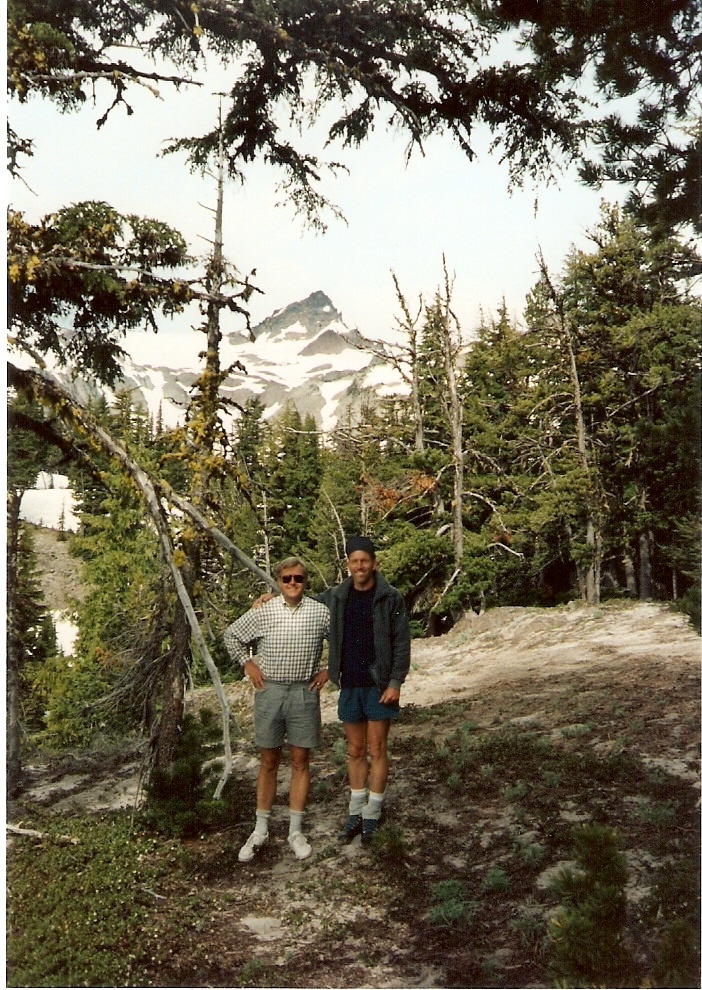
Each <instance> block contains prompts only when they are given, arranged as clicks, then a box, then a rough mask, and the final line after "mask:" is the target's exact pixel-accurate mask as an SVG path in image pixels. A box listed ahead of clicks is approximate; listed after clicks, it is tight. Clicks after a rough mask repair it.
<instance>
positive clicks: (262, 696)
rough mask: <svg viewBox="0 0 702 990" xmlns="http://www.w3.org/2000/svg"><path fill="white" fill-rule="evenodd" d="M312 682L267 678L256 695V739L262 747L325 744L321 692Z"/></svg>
mask: <svg viewBox="0 0 702 990" xmlns="http://www.w3.org/2000/svg"><path fill="white" fill-rule="evenodd" d="M308 687H309V682H307V681H305V682H300V681H295V682H294V683H292V684H288V683H280V682H279V681H266V682H265V684H264V685H263V687H262V688H261V689H260V691H256V693H255V694H254V741H255V743H256V745H257V746H258V748H259V749H277V748H278V747H279V746H282V745H283V743H284V742H285V740H286V738H287V741H288V744H289V745H290V746H299V747H301V748H302V749H314V748H315V747H317V746H321V744H322V716H321V710H320V704H319V691H317V690H314V691H308V690H307V688H308Z"/></svg>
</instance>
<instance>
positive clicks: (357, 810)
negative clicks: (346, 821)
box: [349, 787, 367, 815]
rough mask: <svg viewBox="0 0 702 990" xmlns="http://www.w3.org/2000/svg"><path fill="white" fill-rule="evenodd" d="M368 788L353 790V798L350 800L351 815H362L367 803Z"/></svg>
mask: <svg viewBox="0 0 702 990" xmlns="http://www.w3.org/2000/svg"><path fill="white" fill-rule="evenodd" d="M366 800H367V798H366V789H365V787H364V788H363V790H359V791H353V790H352V791H351V800H350V801H349V814H350V815H360V814H361V812H362V811H363V806H364V805H365V803H366Z"/></svg>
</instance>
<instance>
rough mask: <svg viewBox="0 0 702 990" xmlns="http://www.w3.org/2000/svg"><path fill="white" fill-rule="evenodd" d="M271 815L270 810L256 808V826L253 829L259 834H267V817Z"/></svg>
mask: <svg viewBox="0 0 702 990" xmlns="http://www.w3.org/2000/svg"><path fill="white" fill-rule="evenodd" d="M270 817H271V813H270V811H258V809H257V810H256V828H255V829H254V831H256V832H258V834H259V835H268V819H269V818H270Z"/></svg>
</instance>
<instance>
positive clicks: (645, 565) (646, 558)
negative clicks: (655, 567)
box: [639, 533, 653, 601]
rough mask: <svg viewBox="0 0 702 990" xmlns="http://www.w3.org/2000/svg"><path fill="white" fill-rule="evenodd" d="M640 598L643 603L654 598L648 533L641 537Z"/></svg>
mask: <svg viewBox="0 0 702 990" xmlns="http://www.w3.org/2000/svg"><path fill="white" fill-rule="evenodd" d="M639 598H640V599H641V601H647V600H648V599H650V598H653V577H652V573H651V541H650V534H648V533H642V534H641V535H640V536H639Z"/></svg>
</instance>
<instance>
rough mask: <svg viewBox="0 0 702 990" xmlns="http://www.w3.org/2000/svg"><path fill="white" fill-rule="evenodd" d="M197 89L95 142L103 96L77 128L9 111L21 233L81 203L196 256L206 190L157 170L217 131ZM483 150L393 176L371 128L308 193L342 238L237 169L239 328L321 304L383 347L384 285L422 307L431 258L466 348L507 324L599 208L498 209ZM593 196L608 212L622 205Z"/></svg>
mask: <svg viewBox="0 0 702 990" xmlns="http://www.w3.org/2000/svg"><path fill="white" fill-rule="evenodd" d="M204 83H205V84H204V85H203V87H201V88H197V89H196V88H192V89H190V90H184V91H181V92H180V93H176V92H174V91H172V90H171V89H169V87H167V86H165V85H164V86H162V87H161V98H156V97H155V96H154V95H153V94H152V93H150V92H148V91H147V90H146V89H141V90H137V91H133V92H132V95H131V98H130V101H131V102H132V104H133V106H134V110H135V112H134V114H133V115H132V116H127V114H126V113H125V111H124V109H123V108H121V107H118V108H117V109H116V110H115V111H114V112H113V113H112V114H111V116H110V118H109V120H108V122H107V123H106V125H105V126H104V127H103V128H102V129H101V130H100V131H98V130H97V129H96V126H95V122H96V121H97V119H98V118H99V117H100V115H101V114H102V113H103V112H104V110H105V108H106V106H107V105H108V100H110V101H111V97H109V95H108V94H107V91H106V89H105V88H103V89H102V91H101V90H100V89H98V99H97V103H96V104H95V105H93V104H88V105H87V106H85V107H84V108H83V109H82V110H81V111H80V112H79V113H71V114H60V113H58V111H57V110H56V109H55V108H54V107H53V105H51V104H50V103H48V102H46V101H40V100H32V101H30V103H29V104H27V105H24V106H16V105H11V106H10V107H9V108H8V110H9V113H10V116H11V118H12V121H13V125H14V126H15V129H16V130H17V131H18V132H19V133H20V134H22V135H26V136H30V137H32V138H33V139H34V142H35V156H34V158H33V159H31V160H30V161H29V162H28V163H27V165H26V167H25V169H24V177H25V180H26V183H27V185H24V184H23V183H21V182H17V181H14V182H13V183H11V186H10V189H9V192H8V198H9V201H10V203H11V205H13V206H14V207H16V208H18V209H21V210H23V211H24V212H25V213H26V214H27V216H28V217H29V218H30V219H36V218H38V217H39V216H42V215H44V214H46V213H49V212H51V211H53V210H56V209H58V208H59V207H60V206H62V205H66V204H69V203H74V202H78V201H80V200H84V199H102V200H106V201H107V202H109V203H111V204H112V205H113V206H115V207H116V208H117V209H119V210H120V211H122V212H134V213H140V214H144V215H148V216H151V217H154V218H157V219H160V220H163V221H165V222H168V223H170V224H172V225H173V226H175V227H176V228H178V229H179V230H180V231H181V232H182V233H183V234H184V235H185V236H186V238H187V240H188V243H189V245H190V247H191V250H192V251H194V252H196V253H203V254H204V253H205V252H206V251H207V250H208V244H207V240H206V239H207V238H211V236H212V218H211V213H209V212H208V211H207V209H206V207H213V206H214V201H215V183H214V180H213V179H211V178H210V179H208V178H206V177H205V178H203V177H202V176H201V175H199V174H197V173H196V174H193V173H191V172H190V171H189V170H188V168H187V166H186V164H185V160H184V157H183V156H182V155H169V156H166V157H159V153H160V152H161V151H162V149H163V147H164V146H165V143H166V141H167V139H168V138H172V137H178V136H188V135H192V134H196V133H200V132H202V131H204V130H205V129H210V128H211V126H212V124H213V122H214V121H215V120H216V116H217V98H216V97H215V96H214V95H213V93H214V92H215V91H216V90H218V89H221V88H222V85H221V82H219V80H218V77H217V75H215V74H214V73H213V74H211V75H209V76H208V77H207V78H206V79H205V80H204ZM308 139H309V140H312V141H314V140H316V138H315V135H314V134H312V135H308V136H306V137H305V139H304V140H308ZM488 145H489V139H488V137H487V135H486V136H485V140H484V141H483V153H482V154H481V156H480V160H479V161H473V162H471V161H468V160H467V159H466V158H465V156H464V155H463V154H462V153H461V152H460V150H459V149H458V147H457V146H456V145H455V144H453V143H452V142H451V140H450V138H448V137H444V138H434V139H432V140H430V141H429V142H428V144H427V146H426V148H425V156H424V157H421V156H419V155H415V156H413V157H412V159H411V160H410V162H409V164H406V162H405V147H406V140H405V138H404V137H403V136H402V135H400V134H397V133H393V132H390V131H388V130H383V129H382V127H378V128H377V129H376V132H375V133H374V135H373V136H372V138H371V139H370V141H369V142H367V143H366V144H365V145H364V146H362V148H361V149H359V150H355V151H353V152H344V153H343V154H341V153H340V152H338V151H337V150H333V151H332V152H331V157H333V158H335V159H340V160H342V161H344V163H345V164H347V165H348V169H349V172H348V174H341V175H340V176H339V177H338V178H336V179H334V178H331V177H330V178H329V179H328V180H325V182H324V187H323V188H324V191H325V193H326V194H327V195H328V197H329V198H330V199H332V200H333V201H334V202H335V203H336V204H337V205H338V206H339V208H340V209H341V210H342V212H343V213H344V215H345V218H346V223H343V222H342V221H339V220H335V219H334V217H333V216H332V215H329V216H328V217H327V220H328V223H329V229H328V231H327V232H326V234H319V233H317V232H315V231H312V230H309V229H306V228H305V226H304V224H303V222H302V220H301V219H299V218H296V217H295V215H294V214H293V213H292V211H291V210H290V209H289V208H288V207H286V206H285V204H284V203H283V204H281V203H280V202H279V201H278V196H277V193H276V183H277V181H278V180H279V179H280V176H278V175H276V174H275V173H274V172H273V171H271V170H270V169H268V168H266V167H265V166H263V165H256V166H255V167H253V168H251V170H250V173H249V175H248V178H247V182H246V184H245V185H244V186H242V185H240V184H237V183H234V182H228V183H227V187H226V192H225V252H226V254H227V257H228V258H229V260H230V261H232V262H233V263H234V264H235V265H236V266H237V267H238V268H239V270H240V271H242V272H248V271H250V270H251V269H254V268H255V269H256V270H257V276H256V279H255V281H256V284H257V285H258V286H259V288H261V289H262V290H263V291H264V295H263V296H255V297H254V298H253V299H252V302H251V310H252V316H253V320H254V323H256V322H258V321H260V320H261V319H263V318H264V317H265V316H267V315H269V314H270V313H271V312H273V311H274V310H276V309H279V308H281V307H283V306H285V305H286V304H287V303H290V302H293V301H295V300H297V299H301V298H304V297H305V296H306V295H308V294H309V293H310V292H313V291H315V290H317V289H321V290H323V291H325V292H326V293H327V294H328V295H329V296H330V297H331V299H332V301H333V302H334V304H335V305H336V307H337V308H338V309H339V310H340V311H341V313H342V316H343V319H344V322H345V323H346V324H347V326H350V327H358V328H359V329H360V330H361V331H362V332H363V333H364V334H366V335H367V336H371V337H387V336H388V335H391V334H392V328H393V327H394V325H395V317H396V316H397V315H398V314H399V307H398V304H397V300H396V298H395V291H394V287H393V282H392V275H391V271H394V272H395V273H396V275H397V277H398V280H399V283H400V286H401V288H402V290H403V292H404V294H405V296H406V298H407V300H408V301H409V302H410V306H411V308H414V304H415V303H416V300H417V299H418V297H419V295H420V293H421V294H423V295H424V297H425V298H426V297H429V296H431V295H432V294H433V293H434V292H435V291H436V289H437V288H438V286H439V284H440V283H441V280H442V256H445V257H446V261H447V266H448V269H449V271H450V272H451V273H452V274H455V288H454V308H455V310H456V312H457V315H458V317H459V320H460V322H461V325H462V329H463V331H464V334H465V335H466V336H469V334H470V331H471V330H472V329H473V328H474V327H475V325H476V323H477V321H478V318H479V313H480V310H481V309H482V310H483V312H485V313H494V312H495V311H496V309H497V307H498V306H499V305H500V302H501V300H502V298H503V297H504V299H505V301H506V303H507V307H508V310H509V312H510V313H511V314H512V315H513V316H514V317H516V318H517V319H520V318H521V314H522V311H523V306H524V299H525V295H526V293H527V292H528V291H529V289H530V288H531V287H532V285H533V284H534V281H535V277H536V276H535V272H536V268H537V264H536V255H537V252H538V251H539V250H542V251H543V253H544V256H545V258H546V261H547V263H548V265H549V267H550V268H551V269H552V270H553V271H554V272H556V273H557V272H559V271H560V269H561V267H562V265H563V262H564V260H565V257H566V254H567V252H568V251H569V249H570V247H571V246H572V245H575V246H578V247H585V246H586V245H587V239H586V232H587V230H588V229H590V228H592V226H593V225H594V224H595V223H596V221H597V218H598V214H599V204H600V202H601V200H602V198H603V196H604V195H605V194H603V193H601V192H596V191H592V190H587V189H584V188H582V187H581V186H580V185H579V183H578V182H577V181H576V178H575V176H574V174H573V173H572V172H571V173H568V174H566V175H563V176H562V177H561V178H560V180H559V183H558V185H555V184H554V185H552V186H550V187H541V188H535V187H534V186H533V185H532V184H531V183H529V182H527V183H526V185H525V188H524V189H522V190H516V191H514V192H513V193H512V194H510V193H509V191H508V173H507V168H506V166H504V165H501V164H500V163H499V162H498V160H497V158H496V157H495V156H494V155H493V156H491V155H490V153H489V150H488ZM27 187H29V188H27ZM30 190H31V191H30ZM606 195H607V196H608V197H609V198H610V199H612V198H614V197H615V196H616V197H619V198H620V197H621V191H620V190H617V189H613V190H612V189H610V190H608V191H607V193H606ZM227 319H228V320H229V321H230V322H229V324H228V325H227V326H226V327H225V329H227V330H234V329H239V328H240V324H238V323H237V321H236V318H235V317H234V315H233V314H232V315H230V316H228V317H227ZM168 326H169V324H168V323H166V324H164V330H166V329H167V328H168ZM181 328H184V325H183V324H182V323H181Z"/></svg>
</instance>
